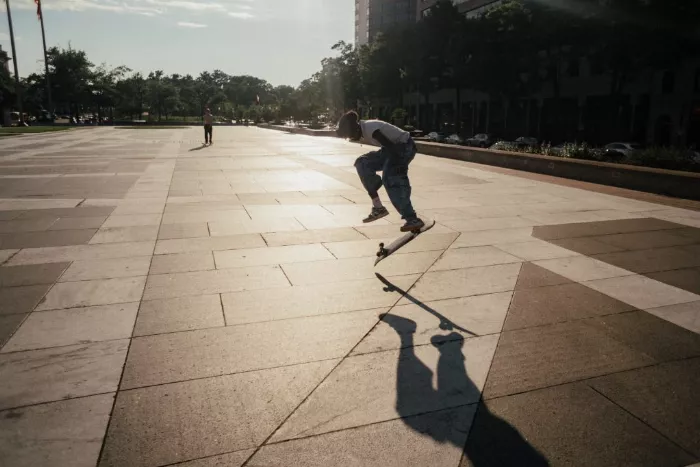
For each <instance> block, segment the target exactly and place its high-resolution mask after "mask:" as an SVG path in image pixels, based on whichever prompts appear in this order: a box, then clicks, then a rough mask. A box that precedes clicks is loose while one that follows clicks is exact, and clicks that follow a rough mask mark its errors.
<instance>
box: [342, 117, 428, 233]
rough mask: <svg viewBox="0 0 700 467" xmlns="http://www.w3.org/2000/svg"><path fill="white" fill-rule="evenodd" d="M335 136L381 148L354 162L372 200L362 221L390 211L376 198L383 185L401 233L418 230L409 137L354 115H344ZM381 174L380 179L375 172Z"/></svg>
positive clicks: (412, 149) (413, 152)
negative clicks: (400, 224) (361, 140)
mask: <svg viewBox="0 0 700 467" xmlns="http://www.w3.org/2000/svg"><path fill="white" fill-rule="evenodd" d="M336 133H337V135H338V136H339V137H340V138H348V139H350V140H351V141H357V140H359V139H360V138H362V139H363V140H365V141H366V142H368V143H374V142H376V143H378V144H379V145H380V146H381V149H379V150H378V151H372V152H370V153H368V154H365V155H364V156H360V157H358V158H357V160H356V161H355V168H356V169H357V174H358V175H359V176H360V180H361V181H362V185H363V186H364V187H365V189H366V190H367V193H368V194H369V196H370V198H372V211H371V212H370V214H369V216H367V217H366V218H365V219H364V220H363V222H365V223H367V222H373V221H376V220H377V219H381V218H382V217H385V216H388V215H389V211H388V210H387V209H386V208H385V207H384V206H383V205H382V201H381V200H380V199H379V189H380V188H381V187H382V185H384V187H385V188H386V192H387V194H388V195H389V200H391V204H393V205H394V208H395V209H396V210H397V211H398V212H399V213H400V214H401V218H402V219H403V220H405V221H406V223H405V224H404V225H403V226H402V227H401V231H402V232H413V231H417V230H420V229H421V228H423V226H424V225H425V224H424V222H423V221H422V220H420V219H419V218H418V216H417V215H416V211H414V210H413V205H412V204H411V184H410V182H409V180H408V165H409V164H410V163H411V161H412V160H413V158H414V157H415V156H416V143H415V142H414V141H413V138H411V134H410V133H408V132H407V131H404V130H402V129H401V128H398V127H395V126H394V125H391V124H389V123H386V122H383V121H381V120H360V118H359V116H358V115H357V113H356V112H353V111H350V112H347V113H346V114H345V115H343V116H342V117H341V118H340V121H339V122H338V129H337V130H336ZM380 170H381V171H382V177H380V176H379V175H377V172H379V171H380Z"/></svg>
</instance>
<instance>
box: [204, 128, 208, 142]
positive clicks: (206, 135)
mask: <svg viewBox="0 0 700 467" xmlns="http://www.w3.org/2000/svg"><path fill="white" fill-rule="evenodd" d="M204 144H209V131H208V130H207V126H206V125H204Z"/></svg>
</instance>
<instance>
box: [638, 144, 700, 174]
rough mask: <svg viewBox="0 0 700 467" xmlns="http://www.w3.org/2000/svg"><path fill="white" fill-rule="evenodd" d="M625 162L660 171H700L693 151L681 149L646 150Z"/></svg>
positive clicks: (651, 148)
mask: <svg viewBox="0 0 700 467" xmlns="http://www.w3.org/2000/svg"><path fill="white" fill-rule="evenodd" d="M625 162H627V163H628V164H633V165H643V166H646V167H656V168H659V169H669V170H689V171H693V172H699V171H700V163H699V161H698V157H697V155H696V154H695V153H694V152H693V151H689V150H687V149H680V148H665V147H650V148H645V149H642V150H639V151H635V152H632V153H630V154H629V155H628V156H627V158H626V160H625Z"/></svg>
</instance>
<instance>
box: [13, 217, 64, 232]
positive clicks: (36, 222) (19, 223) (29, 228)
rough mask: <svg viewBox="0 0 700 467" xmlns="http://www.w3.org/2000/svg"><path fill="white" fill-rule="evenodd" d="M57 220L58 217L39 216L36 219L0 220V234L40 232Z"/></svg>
mask: <svg viewBox="0 0 700 467" xmlns="http://www.w3.org/2000/svg"><path fill="white" fill-rule="evenodd" d="M57 220H58V217H41V218H36V219H19V220H17V219H16V220H13V221H0V234H7V233H20V232H41V231H43V230H48V228H49V227H51V226H52V225H53V224H54V223H55V222H56V221H57Z"/></svg>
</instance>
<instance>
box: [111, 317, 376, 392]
mask: <svg viewBox="0 0 700 467" xmlns="http://www.w3.org/2000/svg"><path fill="white" fill-rule="evenodd" d="M376 321H377V313H376V312H375V311H373V310H369V311H361V312H352V313H340V314H333V315H326V316H315V317H310V318H300V319H294V320H283V321H276V322H270V323H255V324H247V325H244V326H230V327H225V328H211V329H203V330H197V331H189V332H179V333H173V334H163V335H158V336H149V337H139V338H134V339H133V340H132V345H131V350H130V352H129V359H128V360H127V363H126V367H125V369H124V377H123V379H122V388H124V389H127V388H135V387H140V386H149V385H154V384H163V383H167V382H174V381H183V380H188V379H193V378H202V377H206V376H216V375H223V374H228V373H238V372H244V371H251V370H260V369H264V368H273V367H278V366H283V365H295V364H299V363H305V362H310V361H317V360H325V359H331V358H339V357H342V356H344V355H346V354H347V353H348V352H349V351H350V349H352V347H353V346H354V345H355V344H356V343H357V342H358V341H359V340H360V339H361V338H362V336H364V335H365V334H366V333H367V332H368V331H369V330H370V328H371V327H372V325H373V324H374V323H376ZM261 349H264V351H263V350H261Z"/></svg>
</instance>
